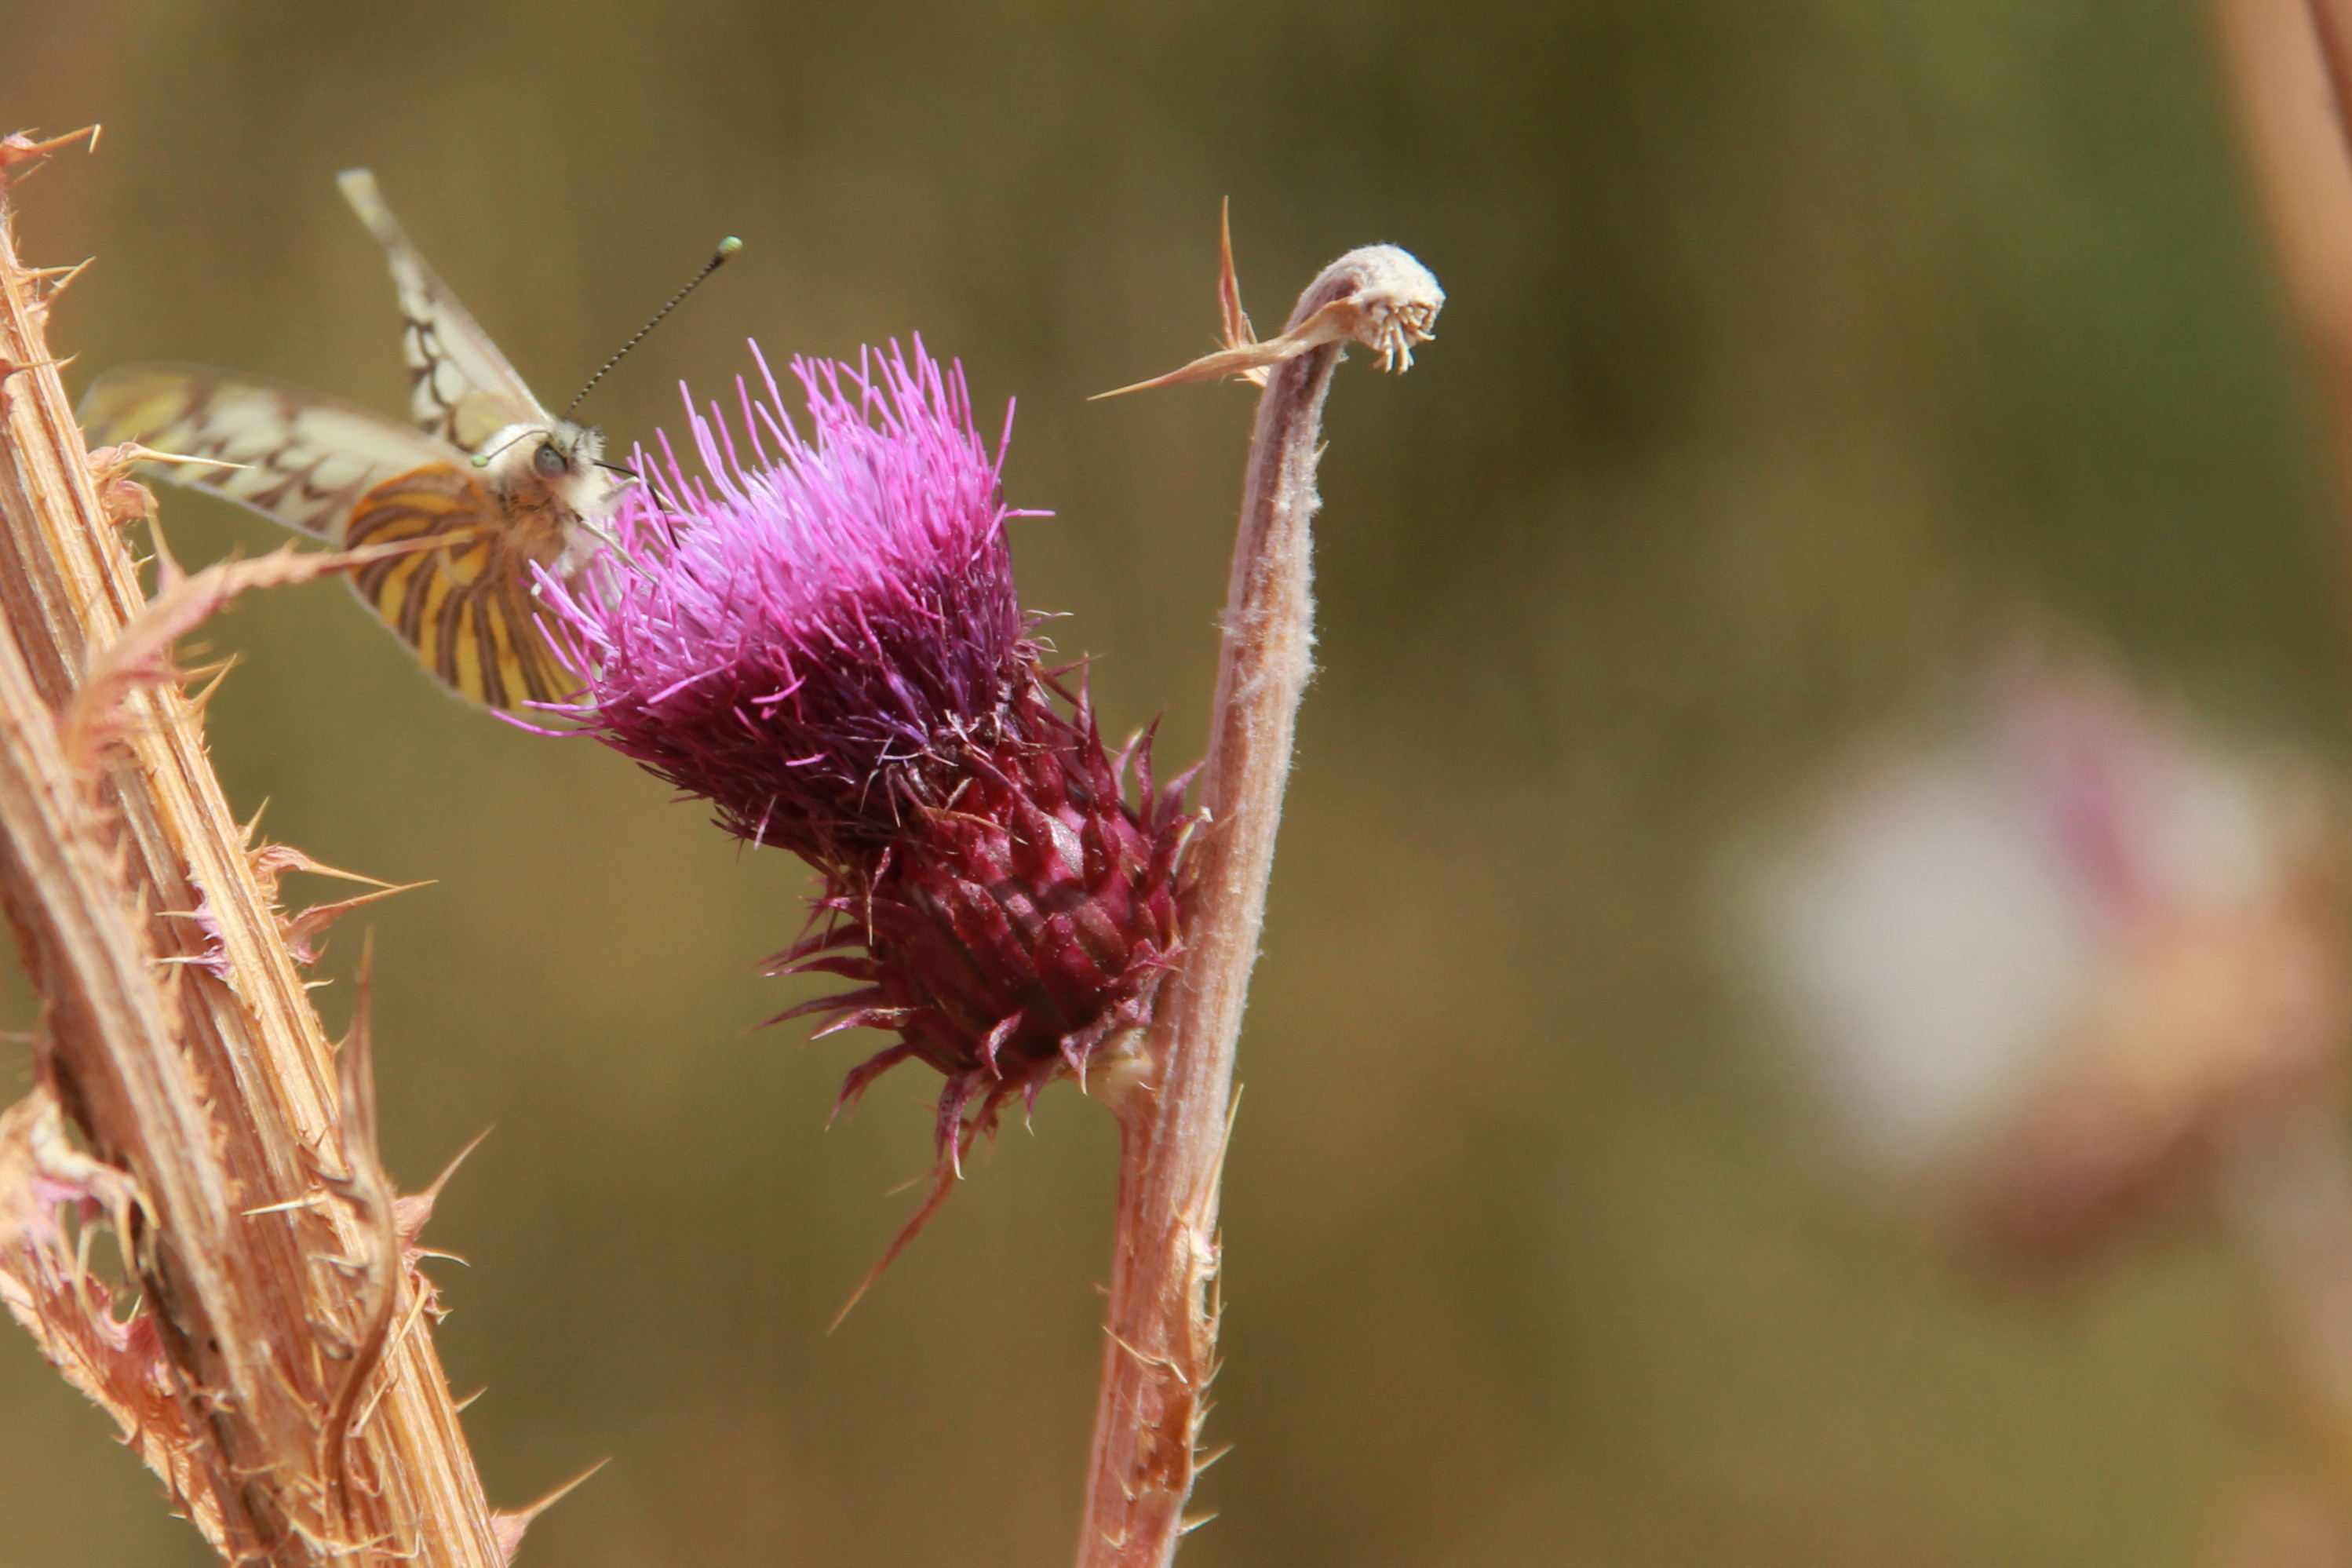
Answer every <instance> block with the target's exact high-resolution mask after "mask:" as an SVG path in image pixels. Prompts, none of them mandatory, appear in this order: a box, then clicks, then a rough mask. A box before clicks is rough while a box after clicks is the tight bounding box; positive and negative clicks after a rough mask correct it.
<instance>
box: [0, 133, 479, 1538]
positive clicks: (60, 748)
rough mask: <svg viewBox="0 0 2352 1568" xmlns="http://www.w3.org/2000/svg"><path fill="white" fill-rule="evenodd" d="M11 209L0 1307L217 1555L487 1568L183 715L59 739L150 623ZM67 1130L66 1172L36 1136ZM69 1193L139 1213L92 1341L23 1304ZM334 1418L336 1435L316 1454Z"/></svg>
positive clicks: (276, 935)
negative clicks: (99, 678)
mask: <svg viewBox="0 0 2352 1568" xmlns="http://www.w3.org/2000/svg"><path fill="white" fill-rule="evenodd" d="M0 167H5V164H0ZM5 195H6V192H5V177H0V377H5V379H0V618H5V626H0V838H5V844H0V895H5V902H6V905H7V912H8V915H9V918H10V921H12V923H13V924H14V926H15V928H16V934H17V938H18V945H19V949H20V952H21V953H22V955H23V958H24V961H25V963H26V967H27V968H28V970H29V971H30V972H31V974H32V978H33V981H34V984H35V985H36V987H37V990H38V992H39V994H40V996H41V999H42V1002H43V1005H44V1019H43V1030H42V1040H41V1046H40V1050H39V1055H38V1058H37V1073H38V1077H39V1088H38V1089H37V1090H36V1093H35V1097H34V1100H32V1101H28V1102H27V1104H26V1106H25V1107H20V1108H19V1110H18V1111H16V1112H12V1113H11V1115H10V1117H9V1118H8V1119H6V1120H5V1121H0V1188H5V1190H0V1297H5V1300H6V1301H7V1304H8V1305H9V1307H10V1308H11V1310H14V1311H15V1312H16V1315H17V1316H18V1317H19V1319H20V1320H21V1321H24V1322H25V1324H26V1327H27V1328H28V1329H29V1330H31V1331H32V1332H33V1333H34V1335H35V1337H36V1338H37V1340H38V1341H39V1342H41V1345H42V1348H43V1350H44V1352H46V1353H47V1354H48V1355H49V1356H50V1358H51V1360H52V1361H54V1362H56V1363H57V1364H58V1366H59V1368H60V1370H61V1371H63V1372H65V1373H66V1374H67V1376H68V1378H69V1379H71V1380H72V1381H74V1382H75V1383H76V1384H77V1385H78V1386H79V1387H81V1388H82V1389H83V1391H84V1392H85V1393H87V1394H90V1395H91V1396H92V1397H93V1398H94V1399H97V1400H98V1401H99V1402H100V1404H101V1405H106V1406H107V1407H108V1408H109V1409H110V1411H111V1413H112V1414H114V1415H115V1416H116V1418H117V1420H118V1421H120V1422H121V1423H123V1425H124V1426H125V1428H126V1436H128V1437H130V1438H131V1440H132V1441H134V1442H135V1443H136V1444H137V1446H138V1447H140V1448H141V1450H142V1457H144V1458H147V1459H148V1461H149V1462H150V1463H151V1464H152V1465H153V1466H154V1467H155V1468H157V1469H158V1471H159V1472H160V1473H162V1474H163V1476H164V1478H165V1479H166V1481H167V1483H168V1484H169V1485H170V1486H171V1487H172V1489H173V1491H174V1493H175V1494H176V1496H177V1500H179V1502H180V1503H181V1505H182V1506H183V1508H184V1510H185V1511H186V1512H187V1513H188V1515H189V1517H190V1519H191V1520H192V1521H194V1522H195V1523H196V1524H197V1526H198V1527H199V1528H200V1529H201V1530H203V1531H205V1534H206V1536H207V1537H208V1538H209V1539H210V1540H211V1541H212V1542H213V1544H214V1545H215V1548H216V1549H218V1551H219V1552H220V1553H221V1555H222V1556H223V1558H224V1559H225V1560H226V1561H228V1562H231V1563H239V1564H250V1563H268V1564H271V1565H273V1568H279V1565H283V1568H296V1565H300V1568H312V1565H324V1564H330V1563H366V1564H377V1563H384V1564H388V1563H394V1562H400V1563H420V1564H422V1563H429V1564H433V1565H435V1568H498V1565H499V1564H500V1563H503V1561H504V1558H505V1552H504V1551H503V1550H502V1548H501V1545H500V1542H499V1528H498V1526H497V1524H496V1523H495V1522H494V1521H493V1516H492V1515H491V1513H490V1511H489V1510H488V1505H487V1504H486V1503H485V1501H484V1500H483V1495H482V1489H481V1486H480V1483H479V1481H478V1479H477V1477H476V1474H475V1470H474V1465H473V1461H472V1458H471V1456H470V1455H469V1454H468V1452H467V1447H466V1443H465V1438H464V1436H463V1434H462V1433H461V1432H460V1430H459V1427H458V1423H457V1415H456V1412H455V1409H454V1407H453V1405H452V1402H451V1400H450V1397H449V1393H448V1389H447V1386H446V1381H445V1379H444V1377H443V1375H442V1372H441V1366H440V1363H439V1360H438V1358H437V1356H436V1354H435V1352H434V1349H433V1344H432V1339H431V1333H430V1317H431V1314H430V1313H429V1312H426V1311H423V1310H417V1309H419V1308H420V1307H421V1306H422V1305H424V1304H425V1303H422V1302H420V1300H419V1293H420V1290H421V1289H423V1287H422V1286H421V1284H420V1281H419V1279H417V1277H415V1276H414V1275H413V1274H412V1273H411V1271H410V1270H409V1269H408V1268H407V1267H406V1266H405V1263H404V1258H402V1256H401V1254H400V1249H399V1247H398V1245H397V1242H396V1240H395V1241H394V1244H393V1245H390V1246H387V1245H386V1237H391V1236H392V1235H393V1234H394V1233H393V1228H392V1226H391V1224H390V1221H389V1218H388V1216H387V1215H386V1214H384V1213H382V1212H378V1211H380V1210H383V1208H384V1206H385V1205H388V1204H389V1202H390V1194H389V1193H388V1192H387V1191H384V1190H383V1188H382V1185H381V1182H380V1179H379V1172H378V1167H377V1165H376V1158H375V1151H374V1148H373V1138H372V1129H370V1128H368V1127H367V1126H366V1125H365V1124H364V1123H363V1122H362V1123H360V1124H358V1125H354V1121H353V1119H352V1116H351V1115H349V1114H348V1112H349V1111H350V1110H351V1103H350V1102H351V1100H352V1087H353V1084H352V1079H351V1076H350V1075H346V1081H345V1082H343V1083H341V1084H340V1085H339V1082H338V1074H337V1066H336V1058H335V1051H334V1047H332V1045H331V1043H330V1042H329V1041H328V1039H327V1037H326V1034H325V1031H324V1030H323V1029H322V1028H321V1026H320V1021H319V1017H318V1015H317V1013H316V1012H315V1011H314V1010H313V1009H312V1008H311V1005H310V999H309V994H308V992H307V990H306V988H305V983H304V980H303V978H302V976H301V974H300V973H299V971H298V970H297V968H296V966H295V963H294V961H293V959H292V958H291V957H290V956H289V952H288V947H287V942H286V940H285V936H284V932H283V930H282V928H281V926H280V924H279V921H278V915H277V912H276V910H275V909H274V907H273V902H272V899H271V896H270V894H269V892H268V890H267V889H266V888H265V885H264V882H263V880H262V878H261V876H260V875H259V874H258V873H257V869H256V868H255V865H254V863H253V861H252V860H251V858H249V855H248V847H247V841H246V837H247V836H246V832H245V830H244V829H243V828H242V827H241V826H239V825H238V824H237V822H236V820H235V818H234V817H232V816H231V815H230V813H229V810H228V806H227V803H226V799H225V797H224V796H223V794H222V791H221V788H220V784H219V782H218V780H217V779H216V778H215V775H214V773H213V771H212V766H211V763H210V762H209V760H208V759H207V757H206V754H205V737H204V731H203V725H202V717H201V711H200V709H199V708H198V706H197V705H196V704H195V703H194V702H192V701H191V700H189V699H188V698H187V697H186V696H185V695H184V694H183V692H182V691H181V690H180V689H179V687H178V685H177V684H176V682H173V681H172V680H169V679H153V680H147V681H143V682H135V683H132V684H131V685H130V686H129V687H128V688H127V689H124V690H123V691H122V692H121V695H120V697H119V698H118V699H115V700H110V702H109V703H107V704H106V707H107V710H108V713H109V715H110V717H111V719H112V720H113V723H112V725H111V726H110V729H109V730H108V731H107V733H106V735H105V737H104V743H103V744H102V745H98V746H91V745H89V744H86V743H85V742H88V741H89V736H88V734H87V733H85V732H82V731H78V730H77V725H79V724H81V723H83V721H86V720H87V719H88V718H89V713H88V711H87V710H88V708H89V705H88V704H83V705H81V706H80V707H79V708H78V707H77V705H76V703H75V697H76V695H77V693H78V692H79V691H80V690H81V689H82V688H83V686H84V683H85V679H86V677H87V676H88V675H89V672H90V671H91V670H92V669H93V668H99V667H100V661H101V660H102V659H103V658H104V657H105V656H106V655H107V653H108V651H109V650H110V649H114V648H118V647H120V646H121V642H122V639H124V634H125V631H126V628H133V626H134V623H135V622H137V621H138V619H139V617H140V616H141V615H142V612H143V611H145V610H146V609H147V608H148V606H147V605H146V602H145V599H144V596H143V595H142V591H141V587H140V583H139V576H138V571H137V568H136V565H135V564H134V563H133V561H132V559H131V554H130V552H129V550H128V548H127V546H126V544H125V542H124V540H123V537H122V529H121V523H120V521H119V519H118V518H116V517H110V515H109V513H108V510H107V508H106V506H105V504H104V503H103V501H102V500H101V497H100V493H99V489H98V488H97V485H96V483H95V482H94V480H93V476H92V474H91V470H90V467H89V454H88V452H87V451H86V449H85V447H84V445H83V441H82V437H81V432H80V431H79V428H78V427H77V426H76V425H75V423H74V420H73V417H72V414H71V412H70V409H69V407H68V404H67V401H66V396H65V389H64V386H63V384H62V383H61V382H60V381H59V379H58V373H57V370H56V367H55V365H54V364H53V363H51V356H50V354H49V351H48V349H47V344H46V342H45V324H46V319H47V295H48V292H49V290H50V289H52V288H53V287H54V286H55V284H56V279H55V278H54V276H53V275H50V274H44V273H42V272H39V271H36V270H34V269H30V268H26V266H24V265H23V263H22V262H21V261H20V260H19V259H18V258H17V255H16V244H15V239H14V234H13V228H12V224H11V213H10V210H9V208H8V206H7V205H6V202H5ZM144 629H145V628H144V627H137V628H134V629H133V634H132V635H133V636H134V637H136V636H137V635H139V632H140V631H142V630H144ZM77 715H79V717H76V716H77ZM82 756H96V757H98V758H99V759H100V761H99V762H98V763H96V764H95V765H89V766H85V765H80V764H79V763H78V762H77V758H78V757H82ZM199 909H201V910H203V911H204V912H205V916H206V917H207V922H208V924H209V926H210V928H211V930H212V931H213V932H215V933H216V942H217V945H216V946H215V945H213V941H214V940H215V939H213V938H208V936H207V933H206V929H205V925H202V924H199V922H198V921H195V920H194V919H192V918H189V917H190V914H191V912H192V911H195V910H199ZM192 961H200V962H192ZM216 976H217V977H216ZM68 1127H69V1128H70V1129H71V1131H72V1133H73V1135H74V1136H75V1137H76V1138H77V1139H78V1140H79V1143H80V1144H81V1145H82V1146H83V1149H85V1150H86V1151H87V1152H80V1151H78V1150H75V1149H73V1148H72V1147H70V1146H69V1145H68V1143H67V1141H66V1140H65V1139H64V1138H63V1137H62V1136H60V1135H58V1133H56V1132H52V1133H50V1135H48V1136H47V1137H44V1135H43V1130H44V1129H54V1130H61V1129H63V1128H68ZM89 1172H98V1173H104V1174H107V1175H110V1176H111V1177H113V1178H114V1179H115V1180H117V1181H119V1182H120V1183H121V1184H122V1186H123V1187H125V1188H126V1189H128V1190H130V1191H131V1192H133V1193H135V1194H136V1199H137V1201H136V1203H135V1205H126V1206H125V1207H124V1209H123V1210H122V1211H121V1212H120V1213H119V1214H118V1215H117V1221H118V1225H119V1226H121V1228H123V1229H124V1230H125V1231H126V1232H127V1233H128V1234H126V1235H125V1236H124V1237H123V1250H124V1253H125V1255H126V1260H127V1263H128V1266H129V1268H130V1269H131V1273H132V1274H133V1276H134V1277H135V1278H134V1282H135V1284H136V1286H137V1288H138V1289H139V1291H140V1294H141V1298H142V1302H141V1307H140V1310H139V1312H138V1313H137V1314H136V1316H134V1317H133V1318H132V1319H131V1320H130V1321H129V1322H128V1323H127V1325H125V1326H123V1327H122V1328H121V1329H120V1330H119V1331H116V1330H112V1329H106V1330H104V1331H101V1332H99V1333H98V1334H97V1336H96V1338H95V1339H93V1325H92V1324H91V1323H90V1322H89V1321H86V1309H87V1306H88V1300H87V1297H86V1296H85V1295H84V1290H85V1289H86V1287H85V1282H84V1281H83V1280H82V1279H81V1278H80V1277H79V1273H76V1274H75V1276H74V1278H73V1279H71V1280H70V1281H69V1283H70V1285H71V1287H72V1288H71V1289H56V1290H48V1291H47V1292H45V1291H44V1290H43V1289H42V1288H41V1287H42V1285H43V1283H44V1281H45V1280H46V1281H48V1282H51V1283H54V1281H55V1279H56V1271H55V1269H54V1268H53V1267H50V1268H49V1272H48V1273H47V1274H46V1275H45V1274H44V1273H43V1272H42V1268H44V1267H49V1265H53V1264H54V1262H55V1258H54V1255H51V1256H50V1257H49V1259H48V1264H43V1263H42V1261H41V1259H40V1258H37V1256H36V1255H37V1253H39V1251H40V1248H39V1247H37V1246H36V1245H35V1238H37V1237H40V1236H42V1235H45V1234H47V1229H46V1227H47V1226H48V1225H49V1221H48V1219H47V1212H46V1211H47V1209H48V1208H50V1207H53V1206H54V1204H55V1199H54V1194H56V1193H57V1192H58V1190H60V1184H62V1185H63V1186H64V1187H66V1188H67V1189H68V1190H71V1191H74V1192H77V1193H80V1194H84V1195H86V1196H89V1197H91V1198H95V1197H96V1195H97V1193H96V1189H94V1188H92V1187H90V1186H89V1185H88V1184H87V1182H86V1181H85V1180H84V1177H85V1176H86V1174H87V1173H89ZM11 1176H13V1177H15V1178H16V1180H15V1181H13V1182H11V1181H9V1180H8V1179H7V1178H9V1177H11ZM68 1178H71V1179H68ZM45 1181H46V1183H47V1185H44V1182H45ZM387 1293H388V1294H389V1297H390V1299H391V1300H393V1301H394V1302H395V1303H396V1310H383V1309H382V1308H381V1306H380V1303H381V1302H383V1300H385V1299H386V1296H387ZM77 1310H85V1316H84V1317H83V1318H77V1317H76V1316H75V1313H76V1311H77ZM384 1319H388V1320H389V1321H390V1322H391V1323H392V1324H393V1325H395V1328H394V1331H392V1332H389V1333H386V1332H384V1331H382V1330H381V1328H380V1327H379V1322H380V1320H384ZM118 1341H119V1342H118ZM142 1354H143V1355H145V1356H147V1357H148V1358H150V1362H151V1363H152V1364H145V1365H142V1363H140V1362H139V1359H138V1358H139V1357H140V1356H142ZM369 1369H373V1370H369ZM363 1372H364V1373H365V1374H366V1375H368V1376H369V1377H370V1378H371V1379H372V1383H371V1386H370V1387H369V1388H368V1389H367V1390H365V1391H364V1397H363V1398H362V1397H356V1396H355V1395H356V1394H357V1392H358V1391H354V1390H352V1388H351V1387H350V1386H349V1384H350V1383H351V1381H352V1378H353V1377H355V1376H359V1375H362V1373H363ZM142 1389H144V1390H146V1391H148V1392H151V1393H152V1394H153V1396H154V1399H155V1400H156V1402H157V1403H156V1405H155V1406H154V1407H153V1408H152V1409H149V1408H147V1407H144V1406H142V1405H141V1404H140V1402H139V1394H140V1393H141V1391H142ZM354 1406H356V1408H357V1409H359V1410H362V1411H364V1412H366V1413H367V1414H366V1415H364V1416H362V1419H361V1422H360V1426H361V1430H360V1431H359V1432H357V1433H356V1434H353V1433H351V1432H349V1431H348V1430H342V1429H338V1428H339V1427H340V1426H341V1423H340V1422H338V1421H336V1420H335V1419H334V1418H333V1417H334V1415H335V1413H337V1412H348V1411H351V1410H352V1409H353V1408H354ZM134 1428H135V1430H134Z"/></svg>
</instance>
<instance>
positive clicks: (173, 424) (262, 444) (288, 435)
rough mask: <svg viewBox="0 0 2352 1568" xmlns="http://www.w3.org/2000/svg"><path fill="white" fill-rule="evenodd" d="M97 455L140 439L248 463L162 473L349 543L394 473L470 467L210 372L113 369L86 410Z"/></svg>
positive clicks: (437, 449)
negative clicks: (351, 530)
mask: <svg viewBox="0 0 2352 1568" xmlns="http://www.w3.org/2000/svg"><path fill="white" fill-rule="evenodd" d="M80 414H81V422H82V429H83V431H84V432H85V433H86V434H87V436H88V437H89V442H90V445H92V446H94V447H95V446H112V445H115V444H117V443H120V442H124V441H136V442H138V443H140V444H141V445H142V446H145V447H152V448H153V449H155V450H156V451H159V452H169V453H172V454H173V455H174V456H179V457H188V458H210V459H214V460H215V461H216V462H222V463H236V464H241V465H243V466H242V467H239V468H216V467H212V466H209V465H199V464H196V463H158V464H154V465H152V468H154V469H155V471H157V472H158V473H160V474H161V475H162V476H163V478H164V479H170V480H171V481H172V482H173V483H174V484H181V485H186V486H189V487H190V488H192V489H200V490H210V491H211V492H213V493H214V494H215V495H219V496H226V497H227V498H228V499H229V500H233V501H236V502H237V503H238V504H240V505H242V506H246V507H249V508H251V509H252V510H255V511H257V512H259V513H260V514H261V515H262V516H264V517H266V518H268V519H269V520H270V521H272V522H275V523H278V524H279V525H280V526H282V527H286V528H291V529H296V530H299V531H301V532H304V533H309V534H314V535H316V536H317V537H319V538H320V539H325V540H328V541H331V542H337V543H341V542H343V524H344V522H345V521H347V520H348V519H349V518H350V517H351V516H352V510H353V508H355V507H356V506H357V505H358V504H359V500H360V498H361V497H362V495H364V494H366V493H367V491H368V490H369V489H372V488H373V487H374V486H375V485H377V484H378V483H380V482H382V481H383V479H388V478H390V477H391V476H392V475H394V474H397V473H401V472H403V471H404V470H406V469H409V468H417V467H420V466H422V465H425V464H428V463H458V462H463V461H464V460H465V459H464V457H463V455H462V454H461V453H459V452H457V450H455V449H454V448H452V447H448V446H446V445H445V444H444V443H442V442H439V441H436V440H434V439H432V438H431V437H426V436H422V435H419V434H418V433H417V432H415V431H414V430H411V429H409V428H408V427H407V426H404V425H397V424H394V422H393V421H391V420H389V419H386V418H385V417H383V416H382V415H380V414H376V413H373V412H372V411H370V410H368V409H365V408H360V407H357V406H354V405H351V404H348V403H341V402H338V401H336V400H335V399H333V398H331V397H327V396H325V395H321V394H320V393H315V392H305V391H303V390H302V389H301V388H299V387H294V386H286V385H281V384H278V383H276V382H272V381H268V380H264V379H263V378H261V377H258V376H249V375H235V374H229V373H228V372H226V371H217V370H208V369H206V368H205V367H204V366H202V365H184V364H134V365H125V366H122V367H121V368H120V369H117V370H110V371H108V372H107V373H106V374H104V375H101V376H100V377H99V378H98V379H97V380H96V381H95V382H93V383H91V384H90V388H89V391H88V392H87V393H85V394H83V395H82V400H81V409H80Z"/></svg>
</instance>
